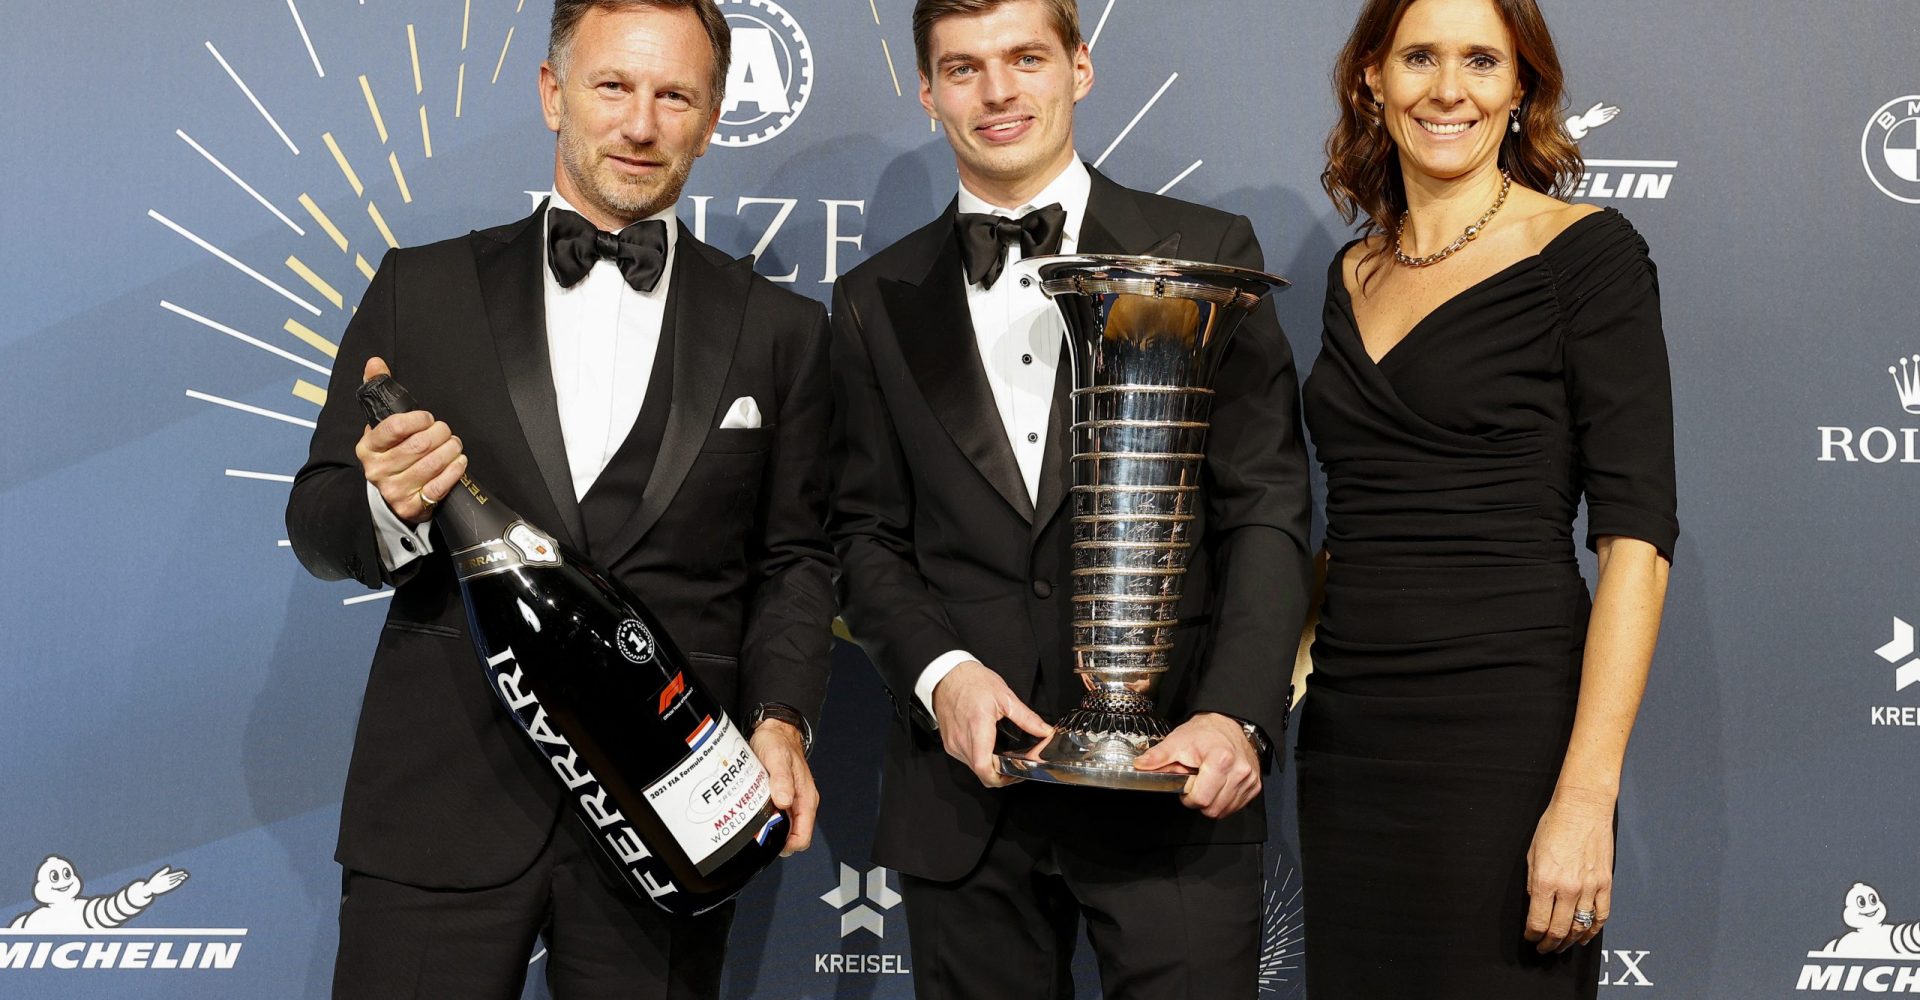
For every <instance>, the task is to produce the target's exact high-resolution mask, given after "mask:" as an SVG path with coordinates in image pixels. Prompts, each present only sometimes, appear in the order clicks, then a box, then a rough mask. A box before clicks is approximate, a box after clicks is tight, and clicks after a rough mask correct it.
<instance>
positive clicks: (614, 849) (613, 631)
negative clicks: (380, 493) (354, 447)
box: [359, 375, 789, 914]
mask: <svg viewBox="0 0 1920 1000" xmlns="http://www.w3.org/2000/svg"><path fill="white" fill-rule="evenodd" d="M359 398H360V401H361V405H362V406H363V408H364V409H365V410H366V413H367V418H368V420H369V422H370V423H374V424H377V423H379V422H380V421H381V420H383V419H385V418H386V417H388V416H389V415H391V414H394V413H403V412H406V411H408V410H412V409H414V408H415V404H414V401H413V399H412V397H410V396H409V395H408V394H407V392H406V390H405V389H403V388H401V387H400V385H399V384H398V383H396V382H394V381H393V380H392V378H391V377H389V376H386V375H381V376H376V377H375V378H373V379H372V380H370V381H368V382H367V383H366V384H365V385H363V386H361V388H360V393H359ZM434 518H435V520H436V521H437V523H438V524H439V527H440V534H441V536H442V538H443V539H444V540H445V542H446V544H447V547H448V548H449V549H450V551H451V555H452V558H453V566H454V574H455V575H456V576H457V577H458V578H459V581H460V593H461V596H462V597H463V598H464V599H465V602H466V607H467V622H468V626H469V632H470V633H471V635H472V636H473V643H474V646H475V647H476V649H477V650H478V652H479V658H480V661H481V663H482V664H483V665H484V667H485V678H486V682H487V683H488V685H489V686H491V687H492V689H493V693H494V695H495V696H496V697H498V699H499V701H500V704H501V705H502V706H503V707H504V708H505V709H506V711H507V712H508V713H509V714H511V715H512V716H513V718H514V721H516V722H518V723H519V724H520V727H521V728H522V729H523V730H524V731H525V732H526V734H527V737H528V739H529V740H530V742H531V745H532V748H533V749H534V750H535V751H536V752H538V753H540V754H541V755H542V756H543V757H544V758H545V759H546V760H547V762H548V763H549V764H551V765H552V769H553V773H554V777H555V779H556V780H557V781H559V782H560V783H561V785H562V786H564V790H565V791H564V794H565V795H566V797H567V799H568V800H569V801H570V802H571V804H572V807H573V812H574V814H575V815H576V816H577V817H578V818H579V820H580V821H581V822H583V823H585V824H586V825H587V828H588V829H589V830H590V831H591V832H592V835H593V839H594V841H595V843H597V844H598V845H599V846H600V848H601V850H602V851H603V852H605V854H606V855H607V857H608V858H609V859H610V860H611V861H612V862H613V865H614V867H616V868H617V869H618V870H619V871H620V872H621V873H622V875H623V876H624V878H625V880H626V882H627V884H628V885H629V886H631V887H632V888H633V889H634V891H635V892H637V893H639V894H640V895H641V896H642V897H644V898H646V899H649V900H652V901H653V902H654V903H655V904H656V905H658V906H659V907H661V908H662V909H664V910H667V911H668V912H670V913H677V914H693V913H699V912H701V911H703V910H707V909H711V908H712V907H714V906H717V905H719V904H720V903H723V902H725V901H726V900H728V899H731V898H732V897H733V896H734V895H735V894H736V893H738V892H739V891H740V890H741V888H742V887H744V886H745V885H746V884H747V881H748V880H749V879H751V878H752V877H753V876H754V875H755V874H756V873H758V872H759V871H760V870H761V869H762V868H764V867H766V866H767V864H768V863H770V862H771V861H772V860H773V859H774V858H776V857H778V856H779V854H780V849H781V846H782V845H783V843H784V842H785V840H786V837H787V832H788V824H789V819H788V817H787V816H786V814H785V813H783V812H781V811H780V810H779V809H777V808H775V807H774V805H773V803H772V801H771V797H770V793H769V788H768V779H767V772H766V769H765V768H764V767H762V766H761V764H760V761H759V760H758V759H757V758H756V757H755V756H754V755H753V751H752V750H751V749H750V748H749V747H748V745H747V737H746V734H744V733H742V732H741V731H740V729H739V728H738V727H737V726H735V725H734V723H733V720H731V719H729V718H728V717H727V713H726V712H725V711H723V710H722V709H721V707H720V705H719V704H718V703H717V702H716V701H714V699H713V698H712V697H711V696H709V695H708V694H707V692H706V691H704V690H703V689H702V688H701V686H700V684H699V683H698V682H697V681H696V680H695V679H694V677H693V674H692V673H691V672H690V671H689V670H688V669H687V659H686V656H685V655H684V654H682V653H681V651H680V649H679V647H677V646H675V645H674V643H673V640H672V639H671V638H669V637H668V635H667V633H666V630H665V629H664V628H662V627H661V625H660V622H659V620H658V619H656V618H655V617H654V616H653V615H652V614H650V613H649V612H648V611H647V609H646V606H645V605H644V604H642V603H641V602H640V600H639V599H637V598H636V597H634V596H633V594H632V593H630V592H629V591H628V590H627V589H626V588H625V587H624V586H622V585H621V584H620V582H619V581H618V580H615V579H614V578H613V577H611V576H609V575H607V574H605V573H602V572H601V571H600V570H598V569H596V568H594V567H593V566H591V565H589V564H588V563H587V562H586V561H585V560H584V559H582V558H581V557H580V556H579V555H578V554H576V553H574V552H573V551H571V550H570V549H569V548H567V547H564V546H561V545H560V544H558V543H557V542H556V541H555V540H554V538H553V536H552V535H549V534H547V533H546V532H544V531H542V530H540V528H538V527H536V526H535V525H532V524H529V523H528V522H527V520H526V519H525V518H522V517H521V516H519V515H518V514H516V513H514V512H513V511H512V510H509V509H508V508H507V507H506V505H505V504H503V503H501V502H500V499H499V498H498V497H495V496H493V495H492V494H490V493H488V492H487V491H486V490H485V489H484V488H483V487H481V486H480V484H479V483H477V482H475V481H474V480H473V479H472V478H471V477H467V478H463V479H462V480H461V481H460V485H458V486H456V487H454V489H453V491H452V492H451V493H449V494H448V495H447V497H446V498H445V499H443V500H441V501H440V504H439V506H438V507H437V508H436V509H435V512H434Z"/></svg>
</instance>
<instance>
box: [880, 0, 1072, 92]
mask: <svg viewBox="0 0 1920 1000" xmlns="http://www.w3.org/2000/svg"><path fill="white" fill-rule="evenodd" d="M1012 2H1014V0H919V2H918V3H916V4H914V5H913V55H914V59H915V60H916V61H917V62H918V63H919V65H920V74H921V75H922V76H925V77H927V78H929V79H931V78H932V77H933V63H932V59H933V54H932V52H931V50H930V49H929V46H930V45H931V44H932V43H931V39H932V37H933V25H934V22H935V21H938V20H940V19H941V18H943V17H956V16H959V17H967V16H971V15H974V14H985V13H986V12H988V11H990V10H992V9H994V8H995V7H999V6H1001V5H1003V4H1007V3H1012ZM1038 2H1039V3H1040V5H1041V6H1043V7H1045V8H1046V9H1047V14H1048V15H1049V16H1051V17H1052V19H1053V30H1054V33H1055V34H1058V35H1059V36H1060V43H1061V44H1062V45H1064V46H1066V49H1067V52H1068V53H1069V54H1071V53H1072V52H1073V51H1074V50H1075V49H1077V48H1079V47H1080V4H1079V2H1078V0H1038Z"/></svg>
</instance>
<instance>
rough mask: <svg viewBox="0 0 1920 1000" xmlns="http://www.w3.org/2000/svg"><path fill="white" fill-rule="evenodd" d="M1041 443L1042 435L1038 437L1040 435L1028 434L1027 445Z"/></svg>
mask: <svg viewBox="0 0 1920 1000" xmlns="http://www.w3.org/2000/svg"><path fill="white" fill-rule="evenodd" d="M1039 441H1040V435H1038V434H1033V433H1028V434H1027V443H1028V444H1037V443H1039Z"/></svg>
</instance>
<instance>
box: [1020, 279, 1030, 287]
mask: <svg viewBox="0 0 1920 1000" xmlns="http://www.w3.org/2000/svg"><path fill="white" fill-rule="evenodd" d="M1020 287H1021V288H1032V287H1033V279H1032V278H1027V277H1022V278H1021V279H1020Z"/></svg>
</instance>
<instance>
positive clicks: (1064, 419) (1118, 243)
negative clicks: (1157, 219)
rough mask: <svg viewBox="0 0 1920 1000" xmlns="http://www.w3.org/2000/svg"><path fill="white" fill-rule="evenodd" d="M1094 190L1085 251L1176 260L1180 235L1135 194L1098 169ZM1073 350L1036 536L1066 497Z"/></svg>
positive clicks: (1059, 398)
mask: <svg viewBox="0 0 1920 1000" xmlns="http://www.w3.org/2000/svg"><path fill="white" fill-rule="evenodd" d="M1087 171H1088V173H1090V174H1092V175H1093V188H1092V190H1091V191H1089V192H1088V194H1087V217H1086V218H1085V219H1082V220H1081V222H1080V242H1079V244H1078V247H1077V249H1078V251H1079V252H1080V253H1119V254H1145V255H1147V256H1152V257H1173V256H1175V255H1177V254H1178V253H1179V252H1180V234H1179V233H1168V234H1164V235H1163V234H1161V233H1158V232H1156V231H1154V228H1153V225H1152V223H1149V222H1148V221H1147V217H1146V216H1145V215H1144V214H1142V213H1141V211H1140V205H1139V203H1138V202H1136V201H1135V200H1134V197H1133V192H1131V191H1129V190H1127V189H1126V188H1123V187H1121V186H1120V185H1118V184H1115V183H1114V182H1112V181H1110V180H1108V179H1107V178H1106V177H1105V176H1103V175H1101V174H1100V172H1099V171H1097V170H1094V169H1093V168H1092V167H1088V168H1087ZM1072 357H1073V352H1071V351H1069V350H1066V349H1065V348H1062V349H1061V351H1060V368H1059V374H1058V375H1057V376H1056V377H1055V379H1054V388H1053V412H1052V414H1051V415H1050V416H1049V418H1048V420H1047V454H1046V458H1045V460H1044V461H1043V462H1042V463H1041V466H1040V502H1039V504H1038V506H1037V510H1036V512H1035V516H1034V519H1033V531H1034V535H1035V537H1038V535H1039V533H1040V532H1041V531H1043V530H1045V529H1046V527H1047V524H1048V522H1050V521H1052V520H1053V516H1054V514H1055V513H1057V512H1058V511H1059V509H1060V502H1061V501H1062V500H1064V499H1065V498H1066V495H1067V491H1068V488H1069V487H1070V486H1071V483H1070V482H1069V477H1070V471H1069V468H1068V464H1069V459H1070V458H1072V454H1073V438H1072V428H1073V419H1072V409H1073V402H1072V390H1073V381H1072V378H1073V375H1072V363H1071V359H1072Z"/></svg>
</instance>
